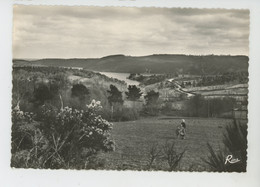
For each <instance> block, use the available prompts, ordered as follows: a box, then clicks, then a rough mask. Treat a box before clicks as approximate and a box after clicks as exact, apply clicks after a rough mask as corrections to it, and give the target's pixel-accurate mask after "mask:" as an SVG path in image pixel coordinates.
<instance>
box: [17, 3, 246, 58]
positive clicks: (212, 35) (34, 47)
mask: <svg viewBox="0 0 260 187" xmlns="http://www.w3.org/2000/svg"><path fill="white" fill-rule="evenodd" d="M13 24H14V32H13V54H14V57H15V58H50V57H61V58H72V57H78V58H80V57H102V56H106V55H111V54H119V53H120V54H126V55H136V56H139V55H149V54H153V53H156V54H158V53H164V54H165V53H171V54H173V53H186V54H245V55H248V43H249V41H248V37H249V11H248V10H228V9H181V8H129V7H87V6H85V7H84V6H73V7H70V6H25V5H15V6H14V22H13Z"/></svg>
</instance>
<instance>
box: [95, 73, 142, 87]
mask: <svg viewBox="0 0 260 187" xmlns="http://www.w3.org/2000/svg"><path fill="white" fill-rule="evenodd" d="M99 73H100V74H102V75H106V76H107V77H110V78H115V79H118V80H121V81H125V82H126V84H127V85H136V86H137V85H139V84H140V83H139V82H138V81H134V80H130V79H127V77H129V75H130V73H115V72H99Z"/></svg>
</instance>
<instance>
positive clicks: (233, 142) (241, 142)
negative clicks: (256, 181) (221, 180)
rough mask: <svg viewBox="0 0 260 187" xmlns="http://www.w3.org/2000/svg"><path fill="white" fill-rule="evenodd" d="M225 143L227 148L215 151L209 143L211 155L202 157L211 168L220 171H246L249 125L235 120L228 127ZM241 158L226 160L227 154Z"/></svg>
mask: <svg viewBox="0 0 260 187" xmlns="http://www.w3.org/2000/svg"><path fill="white" fill-rule="evenodd" d="M223 143H224V145H225V146H226V150H223V151H219V152H217V151H215V150H214V149H213V148H212V146H211V145H210V144H209V143H207V147H208V150H209V153H210V154H209V156H208V158H207V159H202V160H203V161H204V162H205V163H207V164H208V165H209V166H210V168H211V170H213V171H218V172H223V171H225V172H246V165H247V151H246V150H247V125H245V124H244V125H243V124H240V123H238V122H237V121H235V120H234V123H233V124H232V125H229V126H227V127H226V133H225V134H224V138H223ZM228 155H232V157H234V158H236V159H239V161H238V162H236V163H233V164H232V163H229V162H226V160H227V156H228Z"/></svg>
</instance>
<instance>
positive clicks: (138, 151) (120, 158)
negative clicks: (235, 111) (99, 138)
mask: <svg viewBox="0 0 260 187" xmlns="http://www.w3.org/2000/svg"><path fill="white" fill-rule="evenodd" d="M180 122H181V119H178V118H169V117H165V118H164V117H154V118H149V119H147V118H144V119H140V120H137V121H128V122H116V123H114V125H113V130H112V137H113V138H114V140H115V142H116V150H115V152H110V153H103V154H101V155H100V158H102V159H104V160H105V166H104V168H105V169H112V170H113V169H117V170H129V169H130V170H164V171H167V170H168V167H169V166H168V164H167V160H165V158H163V155H159V156H158V157H157V158H156V159H155V161H154V162H153V164H152V166H151V167H149V168H148V165H149V159H150V156H151V155H150V153H149V152H150V151H151V149H152V148H155V147H156V149H158V150H159V149H162V148H163V147H164V145H165V144H166V143H174V144H175V149H176V151H177V152H181V151H183V150H186V151H185V153H184V155H183V157H182V159H181V161H180V164H179V166H178V168H176V169H177V170H178V171H210V168H209V166H208V165H207V164H206V163H205V162H203V160H202V159H203V158H204V159H207V156H209V151H208V148H207V142H208V143H210V144H211V145H212V147H213V149H214V150H215V151H220V150H223V148H224V145H223V142H222V139H223V133H224V129H225V126H227V125H229V124H232V120H230V119H217V118H216V119H213V118H210V119H208V118H188V119H186V123H187V136H186V139H184V140H182V139H180V138H177V136H176V134H175V130H176V128H177V126H178V125H179V124H180ZM104 168H102V169H104Z"/></svg>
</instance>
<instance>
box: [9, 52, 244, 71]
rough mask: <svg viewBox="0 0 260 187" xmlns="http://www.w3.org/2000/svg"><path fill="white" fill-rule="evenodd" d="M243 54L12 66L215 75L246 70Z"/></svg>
mask: <svg viewBox="0 0 260 187" xmlns="http://www.w3.org/2000/svg"><path fill="white" fill-rule="evenodd" d="M248 60H249V59H248V57H247V56H215V55H208V56H192V55H189V56H187V55H168V54H162V55H150V56H141V57H132V56H124V55H113V56H107V57H103V58H92V59H40V60H30V61H27V60H18V59H14V60H13V65H15V66H24V65H33V66H62V67H82V68H86V69H89V70H94V71H107V72H125V73H143V72H145V71H146V70H147V69H148V70H150V71H151V73H174V72H179V73H180V72H181V73H185V74H188V73H189V74H218V73H223V72H228V71H233V72H234V71H235V72H239V71H247V70H248Z"/></svg>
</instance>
